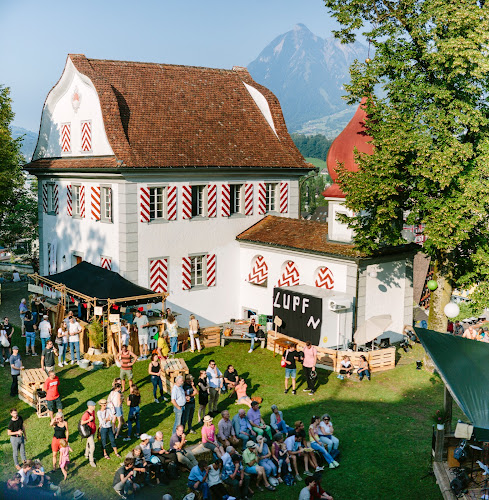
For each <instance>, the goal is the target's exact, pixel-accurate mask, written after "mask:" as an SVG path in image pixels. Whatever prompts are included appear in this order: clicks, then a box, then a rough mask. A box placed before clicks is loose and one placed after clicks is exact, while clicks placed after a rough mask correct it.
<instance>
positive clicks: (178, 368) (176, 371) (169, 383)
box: [161, 358, 189, 392]
mask: <svg viewBox="0 0 489 500" xmlns="http://www.w3.org/2000/svg"><path fill="white" fill-rule="evenodd" d="M161 370H162V372H163V373H164V375H163V376H162V377H161V379H162V382H163V390H164V391H165V392H171V390H172V388H173V384H174V383H175V379H176V378H177V377H178V376H179V375H181V376H182V377H184V378H185V375H186V374H187V373H188V372H189V371H188V366H187V363H185V361H184V360H183V359H181V358H168V359H165V360H162V361H161Z"/></svg>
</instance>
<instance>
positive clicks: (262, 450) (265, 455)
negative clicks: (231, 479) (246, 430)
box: [256, 436, 282, 483]
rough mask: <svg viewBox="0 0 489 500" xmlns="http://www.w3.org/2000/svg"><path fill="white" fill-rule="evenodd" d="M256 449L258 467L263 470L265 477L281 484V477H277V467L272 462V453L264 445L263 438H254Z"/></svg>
mask: <svg viewBox="0 0 489 500" xmlns="http://www.w3.org/2000/svg"><path fill="white" fill-rule="evenodd" d="M256 441H257V447H256V452H257V454H258V465H260V466H261V467H263V468H264V469H265V474H266V475H267V477H270V476H271V477H274V478H276V479H277V480H278V482H279V483H281V482H282V478H281V477H277V466H276V464H275V462H274V461H273V460H272V458H271V457H272V453H271V451H270V448H269V447H268V445H267V443H265V437H264V436H258V437H257V438H256Z"/></svg>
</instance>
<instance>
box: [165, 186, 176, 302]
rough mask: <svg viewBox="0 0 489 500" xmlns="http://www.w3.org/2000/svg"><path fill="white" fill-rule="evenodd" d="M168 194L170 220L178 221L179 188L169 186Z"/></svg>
mask: <svg viewBox="0 0 489 500" xmlns="http://www.w3.org/2000/svg"><path fill="white" fill-rule="evenodd" d="M167 193H168V195H167V200H168V201H167V210H166V211H167V214H168V220H177V186H168V190H167ZM165 292H166V290H165Z"/></svg>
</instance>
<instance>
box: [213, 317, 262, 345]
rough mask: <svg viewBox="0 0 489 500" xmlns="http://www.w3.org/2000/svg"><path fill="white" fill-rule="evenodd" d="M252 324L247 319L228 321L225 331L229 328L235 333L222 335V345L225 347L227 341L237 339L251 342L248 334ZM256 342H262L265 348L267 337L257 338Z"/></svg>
mask: <svg viewBox="0 0 489 500" xmlns="http://www.w3.org/2000/svg"><path fill="white" fill-rule="evenodd" d="M250 324H251V323H250V321H247V320H238V321H234V322H231V323H226V324H225V325H224V331H226V330H227V329H231V330H232V331H233V333H232V334H231V335H222V336H221V347H224V346H225V345H226V342H231V341H235V340H241V341H245V342H251V337H248V336H247V333H248V329H249V327H250ZM255 342H260V345H261V348H262V349H264V348H265V344H266V342H267V340H266V338H255Z"/></svg>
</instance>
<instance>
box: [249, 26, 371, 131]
mask: <svg viewBox="0 0 489 500" xmlns="http://www.w3.org/2000/svg"><path fill="white" fill-rule="evenodd" d="M367 53H368V49H367V47H366V46H364V45H362V44H361V43H359V42H355V43H353V44H349V45H345V44H342V43H340V42H339V40H337V39H335V38H334V37H331V38H326V39H324V38H320V37H318V36H316V35H314V34H313V33H312V32H311V31H310V30H309V29H308V28H307V27H306V26H304V25H303V24H297V25H296V26H295V27H294V28H293V29H292V30H291V31H288V32H287V33H284V34H282V35H279V36H278V37H277V38H275V39H274V40H273V41H272V42H271V43H270V44H269V45H267V47H265V48H264V49H263V51H262V52H261V53H260V55H259V56H258V57H257V58H256V59H255V60H254V61H253V62H251V63H250V64H249V65H248V70H249V71H250V73H251V76H252V77H253V78H254V79H255V80H256V81H257V82H258V83H260V84H262V85H264V86H266V87H268V88H269V89H270V90H271V91H272V92H273V93H274V94H275V95H276V96H277V97H278V99H279V100H280V103H281V105H282V109H283V112H284V116H285V121H286V123H287V127H288V129H289V132H299V133H303V134H317V133H321V134H324V135H326V136H327V137H336V136H337V135H338V133H339V132H340V131H341V130H343V128H344V127H345V125H346V124H347V123H348V121H349V120H350V118H351V117H352V116H353V113H354V112H355V109H352V108H350V107H349V106H347V105H346V103H345V101H344V100H343V99H341V96H342V95H345V91H344V88H343V85H344V83H345V82H348V81H349V80H350V76H349V71H348V69H349V66H350V65H351V63H352V62H353V61H354V60H355V59H358V60H364V59H365V58H366V57H367Z"/></svg>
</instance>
